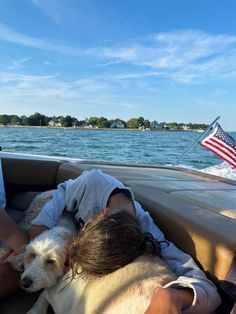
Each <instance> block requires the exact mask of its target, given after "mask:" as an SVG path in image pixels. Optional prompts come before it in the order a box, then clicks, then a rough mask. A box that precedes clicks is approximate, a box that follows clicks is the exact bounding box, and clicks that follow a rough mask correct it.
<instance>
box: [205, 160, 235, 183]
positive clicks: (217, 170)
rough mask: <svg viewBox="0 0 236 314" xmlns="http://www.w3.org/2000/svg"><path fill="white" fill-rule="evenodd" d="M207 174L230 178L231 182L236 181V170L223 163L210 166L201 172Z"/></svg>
mask: <svg viewBox="0 0 236 314" xmlns="http://www.w3.org/2000/svg"><path fill="white" fill-rule="evenodd" d="M201 171H202V172H205V173H210V174H214V175H215V176H220V177H224V178H228V179H231V180H236V169H232V168H231V167H230V165H229V164H228V163H226V162H222V163H221V164H218V165H216V166H210V167H207V168H205V169H202V170H201Z"/></svg>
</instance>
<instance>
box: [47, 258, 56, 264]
mask: <svg viewBox="0 0 236 314" xmlns="http://www.w3.org/2000/svg"><path fill="white" fill-rule="evenodd" d="M46 263H47V264H54V263H55V260H54V259H52V258H49V259H47V260H46Z"/></svg>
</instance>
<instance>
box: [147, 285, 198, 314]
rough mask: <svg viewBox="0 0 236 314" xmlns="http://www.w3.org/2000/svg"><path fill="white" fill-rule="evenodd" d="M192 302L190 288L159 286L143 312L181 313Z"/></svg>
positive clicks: (152, 313) (159, 313) (150, 313)
mask: <svg viewBox="0 0 236 314" xmlns="http://www.w3.org/2000/svg"><path fill="white" fill-rule="evenodd" d="M192 302H193V291H192V290H191V289H188V288H179V289H175V288H161V289H159V290H158V291H157V292H156V293H155V295H154V297H153V298H152V300H151V303H150V305H149V307H148V308H147V310H146V311H145V314H157V313H158V314H181V313H182V310H184V309H186V308H188V307H190V306H191V304H192Z"/></svg>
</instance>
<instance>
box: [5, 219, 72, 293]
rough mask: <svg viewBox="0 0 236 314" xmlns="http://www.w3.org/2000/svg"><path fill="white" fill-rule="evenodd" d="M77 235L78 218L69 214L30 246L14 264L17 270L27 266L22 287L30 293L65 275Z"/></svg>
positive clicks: (13, 261) (49, 285)
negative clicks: (71, 247) (68, 253)
mask: <svg viewBox="0 0 236 314" xmlns="http://www.w3.org/2000/svg"><path fill="white" fill-rule="evenodd" d="M76 235H77V228H76V223H75V220H74V217H73V216H72V215H71V214H70V213H65V214H63V216H62V218H61V220H60V222H59V224H58V225H57V226H56V227H54V228H52V229H50V230H47V231H44V232H43V233H41V234H40V235H39V236H37V237H36V238H35V239H34V240H32V241H31V242H30V243H29V244H27V245H26V247H25V249H24V252H23V253H22V254H21V255H19V256H16V257H15V258H13V259H12V261H11V263H12V265H13V267H14V268H15V269H17V270H20V269H22V265H23V269H24V271H23V273H22V275H21V281H20V284H21V287H22V288H23V289H25V290H26V291H29V292H35V291H38V290H40V289H42V288H49V287H52V286H53V285H54V284H55V283H56V282H57V281H58V279H59V278H61V277H62V276H63V274H64V269H65V266H66V263H67V250H68V247H69V244H70V243H71V242H72V240H73V239H74V238H75V237H76Z"/></svg>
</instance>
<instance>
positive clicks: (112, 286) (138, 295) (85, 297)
mask: <svg viewBox="0 0 236 314" xmlns="http://www.w3.org/2000/svg"><path fill="white" fill-rule="evenodd" d="M70 276H71V273H70V272H69V273H67V274H66V275H64V277H63V278H62V279H61V280H60V281H59V282H58V283H57V284H56V285H54V286H53V287H52V288H49V289H46V290H44V291H43V293H42V294H41V295H40V296H39V299H38V300H37V301H36V303H35V304H34V306H33V307H32V308H31V310H30V311H29V312H28V313H27V314H46V313H47V306H48V303H50V304H51V305H52V308H53V310H54V312H55V313H56V314H65V313H68V314H127V313H129V314H143V313H144V312H145V310H146V309H147V307H148V305H149V304H150V301H151V298H152V297H153V295H154V293H155V292H156V291H157V290H158V288H160V287H162V286H164V285H165V284H166V283H168V282H170V281H172V280H174V279H175V278H176V276H175V275H173V273H172V272H171V271H170V269H169V268H168V267H167V266H166V264H165V263H164V262H163V260H162V259H161V258H160V257H158V256H154V255H150V254H148V255H147V254H145V255H141V256H139V257H138V258H137V259H136V260H134V261H133V262H132V263H130V264H128V265H126V266H125V267H122V268H120V269H118V270H116V271H114V272H112V273H110V274H108V275H105V276H103V277H98V278H96V279H92V280H91V279H87V280H86V279H83V278H81V277H78V278H76V279H73V280H72V281H71V280H70Z"/></svg>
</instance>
